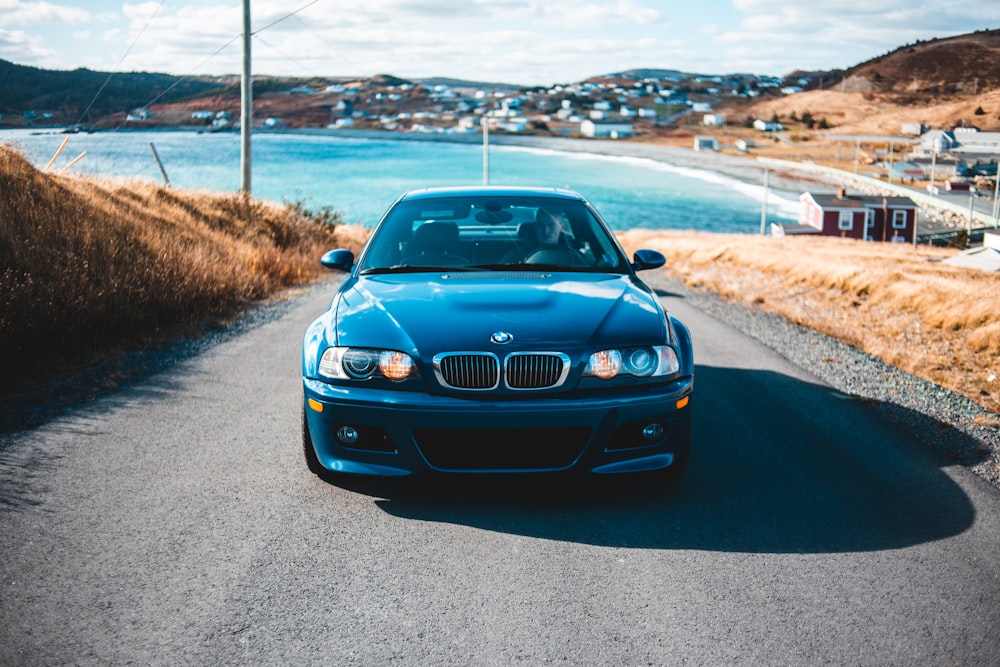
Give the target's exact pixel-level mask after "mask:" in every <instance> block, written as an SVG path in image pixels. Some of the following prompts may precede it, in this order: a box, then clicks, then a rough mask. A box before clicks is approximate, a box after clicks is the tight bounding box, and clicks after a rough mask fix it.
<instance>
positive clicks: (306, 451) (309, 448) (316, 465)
mask: <svg viewBox="0 0 1000 667" xmlns="http://www.w3.org/2000/svg"><path fill="white" fill-rule="evenodd" d="M302 454H303V455H304V456H305V459H306V466H307V467H308V468H309V472H311V473H313V474H314V475H316V476H318V477H320V478H321V479H324V480H327V479H329V478H330V471H329V470H327V469H326V468H324V467H323V465H322V464H321V463H320V462H319V457H318V456H316V449H315V447H313V441H312V435H310V433H309V422H307V421H306V406H305V405H303V406H302Z"/></svg>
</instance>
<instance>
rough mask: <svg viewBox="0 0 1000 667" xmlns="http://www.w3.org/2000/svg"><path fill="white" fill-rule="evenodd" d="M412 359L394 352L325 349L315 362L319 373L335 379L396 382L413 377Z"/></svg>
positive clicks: (340, 348) (358, 348)
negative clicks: (380, 379)
mask: <svg viewBox="0 0 1000 667" xmlns="http://www.w3.org/2000/svg"><path fill="white" fill-rule="evenodd" d="M415 372H416V366H415V365H414V363H413V358H412V357H411V356H410V355H408V354H406V353H405V352H396V351H395V350H369V349H365V348H360V347H328V348H327V349H326V351H325V352H323V357H322V358H321V359H320V361H319V373H320V375H323V376H325V377H329V378H336V379H338V380H348V379H350V380H370V379H371V378H373V377H384V378H387V379H389V380H392V381H393V382H400V381H401V380H405V379H406V378H408V377H410V376H411V375H413V374H415Z"/></svg>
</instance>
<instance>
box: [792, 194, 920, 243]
mask: <svg viewBox="0 0 1000 667" xmlns="http://www.w3.org/2000/svg"><path fill="white" fill-rule="evenodd" d="M799 201H800V202H802V210H801V212H800V213H799V224H801V225H802V226H803V227H804V228H806V229H807V230H808V231H812V230H815V232H813V233H819V234H823V235H824V236H842V237H844V238H852V239H863V240H865V241H891V242H895V243H913V237H914V234H915V233H916V229H917V205H916V204H914V203H913V200H912V199H910V198H909V197H865V196H860V195H847V194H845V192H844V190H843V189H841V190H840V192H838V193H837V194H835V195H816V194H813V193H811V192H806V193H803V194H802V196H800V197H799Z"/></svg>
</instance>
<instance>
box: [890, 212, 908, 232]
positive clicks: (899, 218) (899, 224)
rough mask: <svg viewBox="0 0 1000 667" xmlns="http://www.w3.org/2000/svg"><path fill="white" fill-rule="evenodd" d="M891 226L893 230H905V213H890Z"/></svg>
mask: <svg viewBox="0 0 1000 667" xmlns="http://www.w3.org/2000/svg"><path fill="white" fill-rule="evenodd" d="M892 226H893V228H894V229H906V211H893V212H892Z"/></svg>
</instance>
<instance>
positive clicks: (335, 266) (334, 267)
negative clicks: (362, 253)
mask: <svg viewBox="0 0 1000 667" xmlns="http://www.w3.org/2000/svg"><path fill="white" fill-rule="evenodd" d="M319 263H320V264H322V265H323V266H325V267H326V268H328V269H330V270H331V271H344V272H345V273H346V272H349V271H350V270H351V267H352V266H354V253H353V252H351V251H350V250H345V249H343V248H338V249H337V250H331V251H330V252H328V253H326V254H325V255H323V257H321V258H320V260H319Z"/></svg>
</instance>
